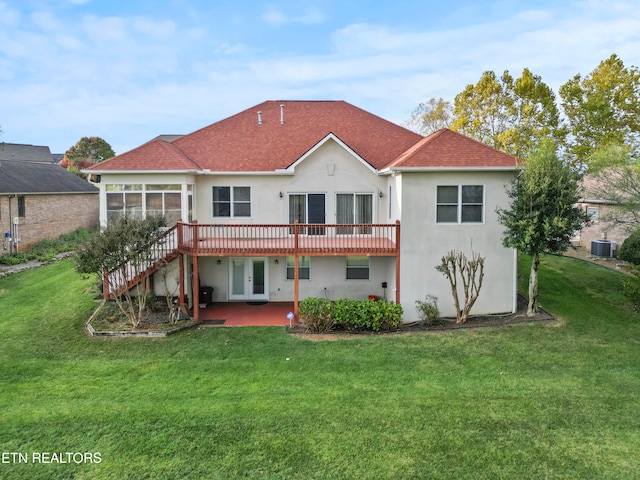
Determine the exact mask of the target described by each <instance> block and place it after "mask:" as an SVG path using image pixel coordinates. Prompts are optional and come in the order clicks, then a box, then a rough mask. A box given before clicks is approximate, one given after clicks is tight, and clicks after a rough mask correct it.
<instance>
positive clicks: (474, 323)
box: [287, 295, 556, 340]
mask: <svg viewBox="0 0 640 480" xmlns="http://www.w3.org/2000/svg"><path fill="white" fill-rule="evenodd" d="M527 305H528V302H527V300H526V299H525V298H524V297H522V296H521V295H518V311H517V312H516V313H512V314H504V315H486V316H477V317H469V319H468V320H467V322H466V323H456V319H455V318H452V319H443V322H442V324H441V325H434V326H425V325H424V324H422V323H419V322H416V323H409V324H402V325H400V327H399V328H398V330H394V331H391V332H388V331H387V332H371V331H346V330H335V331H332V332H327V333H309V332H305V331H304V329H302V328H301V327H300V326H294V327H291V328H287V332H288V333H290V334H293V335H296V336H300V337H302V338H306V339H309V340H337V339H342V338H357V337H362V336H368V335H398V334H404V333H438V332H448V331H454V330H467V329H474V328H498V327H504V326H507V325H517V324H523V323H524V324H529V323H539V322H545V323H553V322H555V321H556V318H555V317H554V316H553V315H551V314H550V313H549V312H547V311H545V310H543V309H541V308H539V312H538V313H537V314H536V315H535V316H533V317H528V316H527Z"/></svg>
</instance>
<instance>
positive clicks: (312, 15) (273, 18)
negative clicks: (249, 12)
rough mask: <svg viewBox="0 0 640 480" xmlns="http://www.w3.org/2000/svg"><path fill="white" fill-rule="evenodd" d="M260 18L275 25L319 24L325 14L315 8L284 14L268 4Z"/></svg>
mask: <svg viewBox="0 0 640 480" xmlns="http://www.w3.org/2000/svg"><path fill="white" fill-rule="evenodd" d="M262 20H263V21H264V22H265V23H268V24H270V25H272V26H275V27H281V26H283V25H285V24H288V23H302V24H314V23H315V24H319V23H323V22H324V21H325V20H326V16H325V15H324V14H323V13H322V12H320V11H319V10H317V9H310V10H308V11H307V12H305V13H303V14H302V15H298V16H296V15H285V14H284V13H282V12H281V11H280V10H278V9H276V8H274V7H272V6H270V7H268V8H267V11H266V12H265V13H264V14H263V15H262Z"/></svg>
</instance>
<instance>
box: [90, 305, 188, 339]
mask: <svg viewBox="0 0 640 480" xmlns="http://www.w3.org/2000/svg"><path fill="white" fill-rule="evenodd" d="M196 325H197V324H196V322H195V321H193V320H192V319H191V318H190V317H189V316H187V315H185V314H184V313H182V312H180V314H179V316H178V319H177V321H176V322H175V323H171V322H170V321H169V313H168V310H167V309H166V307H165V308H163V307H161V306H156V307H155V308H154V310H152V311H148V312H145V314H144V318H143V320H142V322H141V323H140V325H138V327H136V328H134V327H133V326H132V325H131V322H130V321H129V320H128V319H127V318H126V317H125V316H124V314H123V313H122V312H121V311H120V310H119V309H118V306H117V305H116V304H115V303H114V302H101V303H100V305H99V306H98V308H97V309H96V310H95V312H94V313H93V315H91V317H90V318H89V320H88V321H87V323H86V329H87V332H88V333H89V334H90V335H91V336H94V337H100V336H102V337H105V336H106V337H166V336H167V335H171V334H172V333H177V332H180V331H182V330H185V329H187V328H191V327H195V326H196Z"/></svg>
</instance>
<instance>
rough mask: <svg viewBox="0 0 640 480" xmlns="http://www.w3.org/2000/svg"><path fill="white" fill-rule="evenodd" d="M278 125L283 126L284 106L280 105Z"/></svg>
mask: <svg viewBox="0 0 640 480" xmlns="http://www.w3.org/2000/svg"><path fill="white" fill-rule="evenodd" d="M280 125H284V104H282V105H280Z"/></svg>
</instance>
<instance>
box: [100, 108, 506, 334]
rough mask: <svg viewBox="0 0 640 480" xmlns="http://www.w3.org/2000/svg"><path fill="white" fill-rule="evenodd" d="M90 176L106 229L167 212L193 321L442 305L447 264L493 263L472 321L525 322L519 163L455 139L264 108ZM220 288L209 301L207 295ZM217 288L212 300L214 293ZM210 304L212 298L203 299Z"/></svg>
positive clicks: (328, 114)
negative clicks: (432, 300)
mask: <svg viewBox="0 0 640 480" xmlns="http://www.w3.org/2000/svg"><path fill="white" fill-rule="evenodd" d="M171 138H172V139H171V141H165V140H163V139H162V137H161V138H159V139H155V140H153V141H151V142H148V143H145V144H144V145H141V146H140V147H138V148H136V149H134V150H131V151H129V152H127V153H124V154H122V155H119V156H116V157H114V158H112V159H109V160H107V161H105V162H102V163H100V164H98V165H95V166H93V167H91V168H90V169H89V170H88V172H90V173H93V174H100V176H101V183H100V220H101V223H102V225H103V226H104V225H106V224H107V223H108V222H109V221H110V219H112V218H114V217H115V216H117V215H121V214H123V213H128V214H131V215H134V216H138V217H142V216H144V215H149V214H157V213H161V214H164V215H166V216H167V218H168V219H169V221H170V223H171V224H172V226H173V225H175V230H173V232H174V233H173V241H174V242H175V245H174V244H173V243H172V245H174V247H172V248H174V252H173V253H177V254H178V255H177V257H176V258H175V260H174V261H173V263H174V265H175V267H174V268H175V275H173V277H174V278H175V281H176V282H177V283H179V284H180V288H181V292H182V293H181V296H183V297H184V298H186V299H188V300H186V301H187V302H188V304H189V307H191V308H193V311H194V317H195V318H196V319H197V318H198V312H199V304H200V303H201V298H200V297H201V296H202V295H203V294H206V295H211V297H212V298H211V301H213V302H233V301H269V302H279V301H288V302H291V301H293V302H294V303H295V305H296V306H297V303H298V301H299V300H301V299H304V298H306V297H309V296H314V297H326V298H329V299H338V298H367V297H368V296H377V297H380V298H386V299H388V300H394V301H396V302H398V303H401V304H402V306H403V308H404V311H405V314H404V319H405V321H410V320H415V319H416V311H415V302H416V300H419V299H423V298H424V296H425V295H426V294H432V295H436V296H437V297H439V299H440V300H439V304H440V307H441V310H442V312H443V314H444V315H454V314H455V312H454V308H453V302H452V301H451V293H450V290H449V285H448V282H447V280H446V278H444V277H443V276H442V274H440V273H438V272H437V271H436V270H435V266H436V265H438V264H439V263H440V258H441V257H442V256H443V255H444V254H446V253H447V252H448V251H449V250H452V249H457V250H462V251H464V252H465V253H470V252H471V251H474V252H478V253H480V254H481V255H482V256H484V257H485V258H486V267H485V280H484V286H483V291H482V292H481V294H480V298H479V299H478V301H477V303H476V306H475V307H474V311H473V312H474V313H477V314H479V313H503V312H511V311H513V310H514V309H515V299H516V290H515V288H516V286H515V283H516V270H515V269H516V262H515V259H516V255H515V251H514V250H512V249H507V248H504V247H503V246H502V243H501V235H502V227H501V226H500V225H499V223H498V219H497V215H496V213H495V211H496V208H497V207H506V206H507V203H508V198H507V195H506V193H505V186H506V185H507V184H508V183H509V182H510V180H511V179H513V178H514V175H515V170H516V162H515V159H514V158H513V157H510V156H509V155H506V154H504V153H501V152H499V151H497V150H494V149H492V148H490V147H487V146H486V145H483V144H481V143H478V142H476V141H474V140H472V139H470V138H467V137H464V136H462V135H460V134H458V133H455V132H453V131H451V130H448V129H444V130H441V131H439V132H437V133H435V134H433V135H430V136H428V137H422V136H420V135H418V134H416V133H414V132H411V131H409V130H406V129H404V128H402V127H400V126H398V125H396V124H393V123H391V122H388V121H386V120H384V119H382V118H380V117H378V116H376V115H373V114H371V113H369V112H366V111H364V110H362V109H360V108H357V107H355V106H353V105H350V104H348V103H346V102H343V101H267V102H264V103H261V104H259V105H256V106H254V107H251V108H249V109H247V110H244V111H242V112H240V113H238V114H236V115H233V116H231V117H229V118H226V119H224V120H221V121H219V122H217V123H214V124H212V125H209V126H207V127H204V128H202V129H201V130H198V131H195V132H193V133H191V134H188V135H184V136H178V137H171ZM204 287H210V288H209V290H203V288H204ZM211 288H212V289H213V290H212V291H211ZM207 300H208V299H207Z"/></svg>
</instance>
